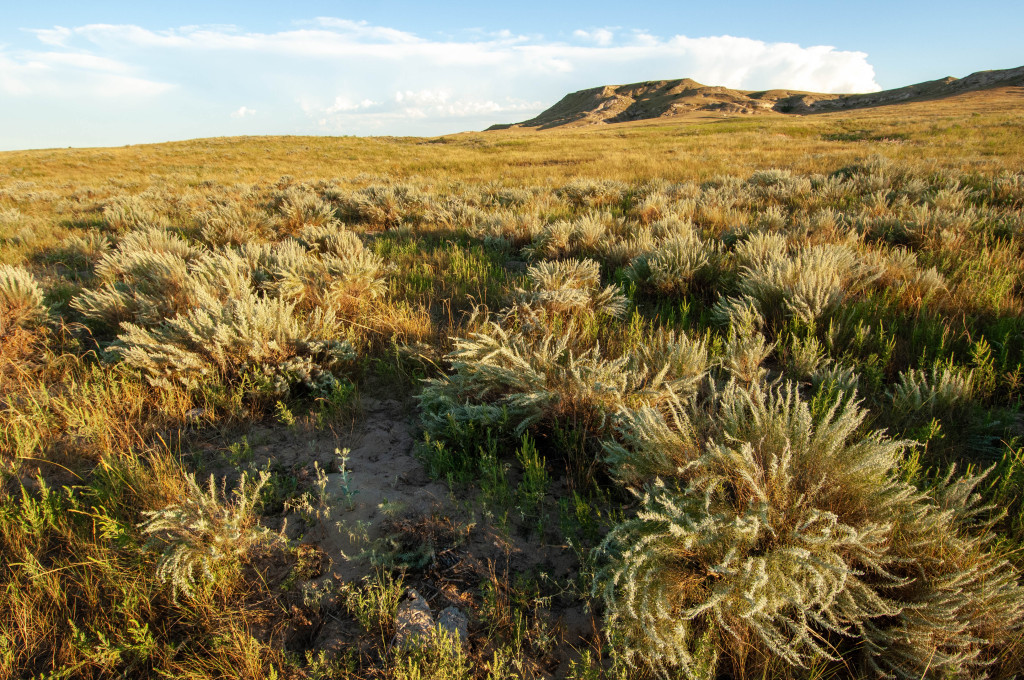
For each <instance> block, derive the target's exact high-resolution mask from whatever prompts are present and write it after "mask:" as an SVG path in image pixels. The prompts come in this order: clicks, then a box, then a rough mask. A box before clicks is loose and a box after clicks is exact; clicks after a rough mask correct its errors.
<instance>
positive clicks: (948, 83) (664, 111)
mask: <svg viewBox="0 0 1024 680" xmlns="http://www.w3.org/2000/svg"><path fill="white" fill-rule="evenodd" d="M1021 86H1024V66H1020V67H1018V68H1012V69H1005V70H1001V71H979V72H978V73H972V74H971V75H969V76H966V77H964V78H952V77H947V78H942V79H940V80H931V81H928V82H925V83H918V84H916V85H907V86H906V87H901V88H898V89H895V90H883V91H881V92H871V93H868V94H821V93H817V92H800V91H796V90H763V91H759V92H754V91H748V90H732V89H729V88H727V87H717V86H709V85H702V84H701V83H698V82H697V81H695V80H691V79H689V78H684V79H682V80H658V81H648V82H644V83H633V84H632V85H605V86H604V87H594V88H590V89H589V90H580V91H579V92H573V93H571V94H568V95H566V96H565V97H563V98H562V100H561V101H559V102H558V103H557V104H555V105H554V106H552V107H551V108H550V109H548V110H547V111H544V112H543V113H541V114H540V115H539V116H537V117H536V118H531V119H530V120H526V121H523V122H521V123H510V124H502V125H492V126H491V127H489V128H487V129H488V130H505V129H509V128H539V129H548V128H555V127H562V126H572V127H577V126H582V125H592V124H596V123H622V122H626V121H632V120H645V119H649V118H663V117H673V116H686V115H694V114H700V113H705V114H713V113H716V112H717V113H725V114H811V113H827V112H831V111H843V110H847V109H860V108H867V107H871V106H888V105H891V104H902V103H905V102H912V101H923V100H928V99H942V98H945V97H953V96H956V95H959V94H964V93H966V92H974V91H976V90H986V89H992V88H998V87H1021Z"/></svg>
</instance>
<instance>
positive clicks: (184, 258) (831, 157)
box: [0, 93, 1024, 679]
mask: <svg viewBox="0 0 1024 680" xmlns="http://www.w3.org/2000/svg"><path fill="white" fill-rule="evenodd" d="M1022 121H1024V118H1022V117H1021V115H1020V104H1019V101H1017V100H1014V99H1013V97H1011V96H1009V95H999V94H998V93H987V94H986V93H980V94H976V95H971V96H965V97H961V98H957V99H954V100H946V101H943V102H931V103H917V104H912V105H907V106H902V107H888V108H886V107H881V108H878V109H871V110H862V111H858V112H852V113H848V114H829V115H822V116H809V117H770V116H766V117H733V118H728V119H723V120H721V121H710V122H703V123H679V122H667V121H650V122H645V123H641V124H622V125H615V126H613V125H607V126H595V127H593V128H591V129H584V130H575V131H565V132H553V133H536V132H522V131H508V132H498V133H487V134H483V133H465V134H460V135H451V136H446V137H441V138H436V139H411V138H400V139H399V138H374V139H352V138H286V137H273V138H271V137H268V138H245V139H210V140H194V141H189V142H177V143H171V144H166V145H153V146H140V147H126V148H120V149H83V150H46V151H32V152H8V153H2V154H0V583H3V584H5V586H4V587H3V588H2V589H0V677H54V678H57V677H67V678H71V677H76V678H77V677H82V678H115V677H140V678H158V677H189V678H210V679H212V678H223V677H253V678H257V677H259V678H263V677H289V678H321V677H322V678H326V677H341V678H381V677H383V678H417V677H450V678H481V679H482V678H495V679H496V678H503V677H541V676H543V675H544V674H548V675H551V674H557V673H562V674H563V675H565V674H567V675H568V677H579V678H584V677H586V678H610V677H616V678H647V677H651V675H652V674H653V675H656V676H661V677H685V678H698V677H700V678H714V677H720V678H725V677H766V678H780V679H781V678H786V679H789V678H793V679H796V678H815V677H850V678H854V677H858V678H859V677H874V676H878V677H892V676H895V677H904V678H922V677H935V678H939V677H952V676H954V675H957V674H970V675H971V676H972V677H981V676H983V675H985V674H987V675H988V676H989V677H993V678H1003V677H1007V678H1008V677H1012V676H1013V675H1015V674H1017V675H1019V674H1021V673H1024V637H1022V627H1024V610H1022V608H1021V607H1022V605H1021V603H1022V602H1024V592H1022V584H1021V568H1022V565H1024V559H1022V557H1021V556H1022V551H1024V528H1022V527H1024V525H1022V511H1021V508H1022V498H1024V473H1022V469H1024V463H1022V457H1021V442H1022V441H1024V426H1022V423H1024V416H1022V413H1021V406H1022V400H1024V268H1022V267H1021V262H1024V226H1022V225H1024V217H1022V214H1024V213H1022V211H1024V141H1022V140H1024V122H1022ZM368 376H376V378H375V379H377V380H386V381H387V382H388V384H389V385H392V386H394V388H395V389H396V390H401V391H404V392H407V393H409V394H410V395H415V396H418V400H419V401H418V404H419V416H420V422H421V426H422V433H423V439H422V442H421V444H420V447H419V450H420V454H421V455H420V458H421V460H422V461H423V464H424V466H425V468H426V471H427V472H428V473H429V474H430V475H431V476H434V477H438V478H443V479H445V480H447V482H448V483H449V484H450V485H451V486H452V490H453V495H455V496H459V497H465V498H467V499H469V500H467V501H466V502H467V503H468V504H469V506H471V507H470V511H471V512H472V513H473V515H474V516H478V517H481V518H483V519H481V520H480V521H482V522H484V523H490V525H493V526H491V528H492V529H493V530H494V531H495V532H496V535H501V534H502V533H503V532H504V534H505V535H509V534H510V532H511V533H516V532H518V533H516V535H518V536H520V537H527V539H528V540H533V541H536V542H537V544H538V545H543V546H545V547H546V548H550V547H551V546H562V548H563V549H564V552H565V555H567V556H568V557H569V558H570V561H571V562H572V565H573V566H572V567H571V568H568V573H567V572H566V571H564V570H562V571H558V572H557V573H555V572H552V573H550V574H549V573H547V572H545V573H544V574H543V577H541V576H537V577H536V579H537V580H536V582H533V581H529V579H528V578H526V577H524V579H526V580H522V579H520V580H521V581H522V582H521V583H520V582H519V581H516V582H512V581H508V582H506V581H505V580H502V579H500V578H498V577H497V576H496V575H494V573H493V565H491V566H492V573H491V574H490V575H489V576H487V577H486V578H480V579H477V580H476V581H472V582H466V583H465V584H463V585H464V589H465V592H464V593H463V594H464V595H465V597H466V598H467V601H469V602H472V603H473V606H472V611H473V612H475V613H474V618H473V619H472V620H471V622H470V626H469V637H470V641H469V644H468V646H465V647H463V646H459V645H457V644H452V643H451V642H450V641H449V638H447V637H441V638H438V639H433V640H432V641H428V642H427V644H426V646H424V647H422V648H419V649H405V650H400V651H396V650H391V649H389V643H390V637H391V635H393V629H394V620H393V616H394V610H395V608H396V607H397V605H398V602H399V600H400V599H401V597H402V591H403V587H404V586H403V583H404V581H403V579H405V578H406V577H409V578H413V577H414V576H415V574H411V572H410V569H411V567H409V565H408V564H406V565H404V566H403V567H400V566H399V565H398V564H397V562H394V563H393V564H391V565H390V566H391V567H394V568H393V569H389V568H388V565H383V566H382V567H381V569H382V570H381V571H380V572H379V573H378V574H377V575H376V576H374V577H372V578H370V579H368V580H366V581H365V582H360V581H353V582H347V583H342V584H341V585H340V586H339V587H340V590H338V591H337V592H334V593H333V594H320V595H317V596H316V597H313V595H311V593H313V592H314V590H315V589H316V588H317V587H319V585H318V582H316V583H315V582H314V581H315V579H316V577H318V576H320V575H321V574H322V573H323V572H324V571H325V568H320V567H316V566H315V565H316V564H318V562H317V560H316V559H313V558H312V557H311V555H312V554H314V553H315V551H316V547H315V546H313V545H311V544H308V543H309V541H307V544H304V545H298V544H296V543H295V542H294V541H292V542H289V541H288V540H287V539H286V538H285V536H286V534H285V533H284V532H283V530H281V525H282V523H283V520H284V518H283V517H282V515H286V514H288V512H289V508H291V509H293V510H294V509H295V508H297V507H299V506H302V502H301V499H305V503H306V505H308V506H309V507H310V508H312V507H313V506H312V505H310V503H311V502H312V501H310V499H311V498H313V496H311V495H310V494H311V493H312V492H311V491H306V492H305V495H303V490H302V489H300V488H299V482H298V481H297V478H296V477H294V476H289V475H290V473H288V472H287V471H280V470H278V471H275V470H271V469H270V468H267V469H266V470H264V471H263V474H262V475H259V476H253V474H257V475H258V472H257V471H256V470H255V468H251V470H252V472H251V473H246V472H245V470H242V469H239V470H237V471H233V473H232V474H229V475H228V476H227V477H220V478H216V479H211V478H210V477H209V469H208V467H207V464H208V463H211V462H212V461H211V460H209V459H210V457H211V456H212V455H214V454H212V453H211V450H212V449H211V445H210V442H212V441H223V440H224V439H225V438H228V441H232V442H238V441H244V442H245V444H244V445H241V444H236V445H235V446H234V447H229V446H227V445H225V446H224V447H223V448H224V450H226V451H228V453H227V454H224V455H226V456H228V458H229V460H230V461H231V464H232V465H233V466H236V467H239V468H241V467H244V466H245V465H249V464H250V462H251V461H250V460H249V459H251V458H252V447H250V446H249V439H245V440H242V436H243V435H245V436H248V435H249V434H252V433H253V432H255V431H257V429H262V430H266V429H272V430H277V431H279V432H280V433H282V436H288V437H297V436H301V432H302V428H303V427H306V426H307V425H309V426H310V427H317V428H321V429H324V428H330V427H333V426H334V425H336V424H337V422H339V421H341V420H345V421H346V422H347V421H350V420H351V419H352V418H357V417H359V416H358V413H359V409H358V406H357V405H356V404H355V403H354V402H355V401H356V400H357V399H356V396H355V395H357V394H358V393H359V390H361V389H362V384H363V382H364V381H365V380H367V379H368ZM307 414H308V417H307ZM256 426H258V428H257V427H256ZM381 453H382V455H386V453H387V452H381ZM313 469H315V470H316V474H317V475H318V477H317V480H318V481H317V482H316V483H319V484H321V491H323V492H324V494H326V491H324V489H325V488H326V487H325V486H323V485H326V481H325V480H326V479H327V476H326V471H323V470H322V469H321V468H320V467H319V466H313ZM339 474H341V475H343V476H344V485H345V493H344V495H345V497H346V498H347V503H348V504H349V506H350V507H355V505H356V504H355V503H353V498H354V490H352V489H349V486H348V485H349V482H350V480H349V477H348V474H349V471H348V468H347V467H345V466H344V463H343V465H342V468H341V472H340V473H339ZM257 480H258V481H257ZM470 490H472V492H470ZM324 497H325V498H326V496H324ZM297 499H300V500H297ZM315 514H316V515H317V516H318V517H320V516H321V515H322V516H323V517H327V516H328V515H329V514H330V508H327V507H320V506H317V508H316V509H315ZM385 514H386V513H385ZM271 527H273V528H274V531H273V532H271V531H270V528H271ZM351 529H352V531H353V532H356V533H358V532H357V530H358V531H362V532H363V533H366V532H367V531H368V527H367V526H362V525H361V526H359V527H355V528H351ZM311 535H312V534H311ZM270 537H274V540H270ZM311 540H312V539H311ZM467 549H468V548H467ZM421 552H422V551H421ZM423 555H427V553H423ZM423 555H421V557H423ZM423 559H426V560H428V561H429V560H430V559H434V557H433V556H432V553H431V555H427V556H426V557H423ZM438 564H439V563H438ZM435 567H436V565H435ZM531 578H532V577H531ZM527 581H529V582H527ZM537 583H544V584H545V585H544V589H545V590H544V593H543V594H542V593H541V588H540V586H538V585H537ZM517 584H518V585H517ZM554 603H558V604H557V606H556V604H554ZM584 610H586V611H593V612H594V613H595V614H596V615H597V617H598V618H597V620H599V621H601V622H603V624H602V626H601V629H600V630H598V631H594V634H593V635H591V636H590V637H589V638H580V639H579V640H570V639H568V638H566V633H565V630H566V629H567V624H566V623H565V622H564V621H563V622H561V623H560V622H559V616H560V615H561V614H563V613H566V612H570V611H573V612H579V611H584ZM566 616H568V614H566ZM328 627H336V628H337V629H339V630H341V631H343V633H344V635H343V636H342V637H343V638H344V643H343V644H342V645H341V647H335V648H333V651H329V650H325V649H317V648H315V642H314V641H315V639H316V633H315V631H319V630H321V629H326V628H328ZM332 630H333V628H332ZM310 631H314V632H310ZM560 636H561V637H560ZM584 646H586V647H587V648H586V649H585V650H584Z"/></svg>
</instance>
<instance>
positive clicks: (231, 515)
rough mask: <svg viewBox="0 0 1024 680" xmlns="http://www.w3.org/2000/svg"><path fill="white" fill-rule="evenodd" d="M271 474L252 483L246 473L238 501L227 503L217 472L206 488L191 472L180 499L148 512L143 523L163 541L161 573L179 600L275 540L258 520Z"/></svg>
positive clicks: (236, 493) (215, 580)
mask: <svg viewBox="0 0 1024 680" xmlns="http://www.w3.org/2000/svg"><path fill="white" fill-rule="evenodd" d="M268 478H269V475H268V474H267V473H261V474H260V477H259V481H257V482H256V483H255V484H252V483H251V482H250V480H249V479H248V477H247V476H246V475H243V476H242V479H241V481H240V482H239V485H238V488H236V489H235V491H234V493H233V496H234V501H233V502H231V503H226V502H225V498H224V496H225V494H224V491H223V489H221V490H220V491H218V489H217V484H216V482H214V479H213V475H210V482H209V484H208V485H207V488H206V489H205V490H204V489H203V488H202V487H200V486H199V484H198V483H197V482H196V479H195V476H193V475H191V474H190V475H186V478H185V481H186V486H185V495H184V498H183V499H182V501H181V503H179V504H176V505H171V506H168V507H166V508H163V509H162V510H152V511H145V512H143V515H145V516H146V517H148V519H147V520H146V521H144V522H142V523H141V524H140V525H139V526H140V527H141V528H142V531H143V532H144V533H146V534H149V535H150V536H152V537H153V538H154V539H155V542H154V543H155V544H162V546H163V548H162V552H161V556H160V560H159V562H158V563H157V572H156V573H157V577H158V578H159V579H160V580H161V581H163V582H164V583H166V584H168V585H170V587H171V592H172V595H173V598H174V599H175V601H176V600H177V598H178V595H179V594H183V595H185V596H186V597H190V598H191V597H194V596H195V595H196V594H197V592H200V591H203V590H206V589H207V588H209V587H211V586H213V585H216V584H217V583H219V582H222V581H223V580H224V579H226V578H228V577H229V576H230V574H231V572H232V571H233V570H234V569H236V568H237V563H238V560H239V558H241V557H242V556H243V555H245V554H246V553H247V552H248V551H250V550H251V549H253V548H254V547H256V546H258V545H261V544H265V543H267V542H269V541H273V540H275V538H276V537H275V535H274V534H271V533H270V532H268V531H267V530H265V529H263V528H262V527H259V526H258V525H257V524H256V520H257V514H256V509H257V505H258V500H259V497H260V492H261V491H262V489H263V486H264V485H265V484H266V483H267V479H268Z"/></svg>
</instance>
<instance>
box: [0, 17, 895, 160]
mask: <svg viewBox="0 0 1024 680" xmlns="http://www.w3.org/2000/svg"><path fill="white" fill-rule="evenodd" d="M30 33H32V34H34V36H35V37H36V39H37V40H38V41H39V43H40V45H39V49H28V50H11V49H4V48H3V47H2V46H0V95H2V96H3V97H4V98H5V99H7V100H8V101H9V102H11V103H12V104H14V105H15V107H16V108H18V109H19V111H21V112H22V113H19V114H18V115H19V116H21V117H22V118H23V119H24V120H25V121H30V120H32V119H33V116H32V115H29V114H28V113H25V112H27V111H30V110H32V109H33V108H37V109H42V108H45V107H50V108H53V107H54V105H55V102H60V101H62V100H68V101H71V100H74V101H75V102H79V103H82V104H90V103H92V104H98V105H100V106H99V107H95V106H94V107H89V106H83V107H82V109H83V110H85V111H89V109H90V108H93V109H97V111H95V112H93V113H91V114H87V119H86V120H85V121H82V124H81V125H79V127H78V128H77V129H78V130H80V131H86V132H87V131H88V130H89V129H90V125H92V127H94V128H95V131H96V132H98V133H100V134H99V135H98V136H99V137H101V138H102V139H100V140H96V139H87V140H83V142H76V141H73V140H67V141H65V140H64V139H55V140H54V142H53V143H52V145H57V144H61V145H63V144H67V143H71V144H76V143H87V144H91V143H125V142H137V141H150V140H154V139H159V138H180V137H188V136H209V135H222V134H254V133H264V132H265V133H285V132H287V133H293V134H295V133H299V134H427V135H431V134H442V133H446V132H454V131H458V130H464V129H474V128H481V127H485V126H487V125H490V124H492V123H497V122H511V121H513V120H520V119H523V118H527V117H530V116H532V115H534V114H536V113H539V112H540V111H541V110H542V109H543V108H545V107H547V106H550V105H551V104H553V103H554V102H555V101H557V100H558V99H559V98H561V97H562V96H563V95H564V94H565V93H567V92H569V91H573V90H579V89H583V88H588V87H594V86H599V85H606V84H621V83H628V82H637V81H643V80H659V79H673V78H683V77H689V78H693V79H695V80H698V81H700V82H704V83H706V84H711V85H724V86H727V87H733V88H738V89H747V90H757V89H770V88H788V89H798V90H808V91H818V92H866V91H874V90H878V89H879V87H878V85H877V83H876V82H875V72H874V68H873V67H872V66H871V65H870V63H869V62H868V58H867V55H866V54H865V53H863V52H851V51H840V50H836V49H835V48H833V47H828V46H810V47H803V46H800V45H796V44H793V43H768V42H764V41H760V40H755V39H752V38H741V37H734V36H712V37H698V38H690V37H687V36H684V35H673V36H671V37H661V36H656V35H653V34H651V33H650V32H647V31H641V30H629V29H622V28H615V27H598V28H588V29H579V30H576V31H575V32H574V33H572V34H571V35H568V36H564V37H561V39H557V40H555V39H547V38H545V37H543V36H520V35H512V34H510V33H508V32H504V31H503V32H497V33H470V34H468V35H467V36H466V37H463V38H461V39H456V38H450V37H445V38H428V37H423V36H419V35H416V34H413V33H409V32H405V31H400V30H396V29H392V28H388V27H384V26H374V25H370V24H367V23H365V22H355V21H349V20H346V19H339V18H329V17H321V18H318V19H315V20H312V21H306V22H300V23H297V24H295V25H294V27H293V28H291V29H289V30H283V31H278V32H272V33H254V32H246V31H244V30H242V29H239V28H237V27H232V26H206V27H181V28H176V29H171V30H162V31H154V30H151V29H148V28H144V27H141V26H135V25H112V24H88V25H83V26H78V27H73V28H67V27H54V28H49V29H33V30H31V31H30ZM111 100H114V101H117V102H119V103H121V104H126V105H127V106H128V109H130V110H132V111H136V112H137V115H136V116H135V117H134V118H133V117H131V116H129V117H127V118H125V117H124V116H121V117H120V118H119V124H118V125H117V131H118V132H119V134H121V135H122V139H120V140H113V139H112V140H110V141H106V142H104V141H102V140H105V139H107V137H106V136H104V134H106V133H112V132H114V130H107V131H106V133H104V132H103V131H104V128H105V127H108V126H106V125H105V124H104V119H103V116H102V115H101V113H102V110H103V109H102V105H104V104H107V103H109V102H110V101H111ZM8 108H11V107H8ZM167 111H176V112H178V115H177V116H173V117H172V116H168V115H164V114H163V113H162V112H167ZM239 112H245V113H244V114H243V115H239ZM51 113H52V112H51ZM183 113H185V114H188V118H189V122H188V124H187V125H185V124H182V120H181V118H180V116H181V114H183ZM42 118H43V119H47V118H49V119H50V120H53V119H54V116H53V115H49V116H43V117H42ZM136 119H137V122H135V123H132V122H131V121H135V120H136ZM126 122H127V123H129V124H128V125H127V128H126ZM132 129H134V132H133V131H132ZM126 134H128V135H132V134H133V135H134V138H123V137H124V136H125V135H126ZM32 136H35V137H39V136H40V135H39V134H35V135H32ZM93 136H94V137H95V136H97V135H93ZM107 136H109V134H107ZM12 141H13V140H11V139H10V136H9V135H8V138H7V139H2V138H0V145H2V146H6V147H9V148H10V147H11V144H12ZM21 148H24V147H21Z"/></svg>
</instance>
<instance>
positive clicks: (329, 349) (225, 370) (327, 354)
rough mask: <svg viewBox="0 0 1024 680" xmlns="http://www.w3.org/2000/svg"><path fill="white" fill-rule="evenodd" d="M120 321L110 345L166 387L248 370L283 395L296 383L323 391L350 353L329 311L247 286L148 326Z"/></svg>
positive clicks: (226, 378)
mask: <svg viewBox="0 0 1024 680" xmlns="http://www.w3.org/2000/svg"><path fill="white" fill-rule="evenodd" d="M123 328H124V332H123V333H122V334H121V335H119V336H118V343H117V344H115V345H114V346H113V347H112V348H111V349H112V351H113V352H115V353H117V354H120V355H121V356H122V357H123V358H124V360H125V361H126V362H127V363H128V364H130V365H132V366H134V367H136V368H138V369H140V370H141V371H142V372H143V373H144V374H145V375H146V378H147V379H148V380H149V382H150V383H151V384H152V385H154V386H158V387H165V388H171V387H172V386H173V385H174V384H180V385H184V386H185V387H186V388H188V389H197V388H198V387H200V386H201V385H202V384H203V383H204V382H206V381H208V380H211V379H212V380H220V381H223V382H225V383H238V382H240V381H242V380H243V379H244V378H248V379H249V380H251V381H254V383H255V387H257V388H259V389H260V390H261V391H264V392H268V393H270V394H273V395H279V396H283V395H285V394H287V393H288V392H289V390H290V389H291V388H292V386H295V385H305V387H306V388H307V389H309V390H310V391H311V392H313V393H314V394H318V395H329V394H330V393H331V391H332V390H333V387H334V385H335V383H336V379H335V377H334V375H333V372H335V371H337V370H338V369H340V368H341V367H343V366H344V364H345V362H347V361H350V360H351V359H353V358H355V354H354V351H353V349H352V347H351V345H350V344H349V343H348V342H347V341H346V340H344V339H343V337H342V328H341V326H340V324H339V323H338V322H337V320H336V319H335V316H334V313H333V312H330V311H326V312H325V311H323V310H320V309H317V310H315V311H314V312H312V313H310V314H308V315H306V316H301V315H299V314H297V313H296V311H295V305H294V304H292V303H288V302H285V301H283V300H278V299H273V298H260V297H258V296H256V295H255V294H252V293H250V294H248V295H245V296H242V297H238V298H229V299H228V300H226V301H221V300H218V299H216V298H207V299H205V300H202V301H201V302H200V306H198V307H195V308H193V309H190V310H189V311H187V312H185V313H182V314H179V315H177V316H175V317H173V318H171V319H169V320H167V321H165V322H164V323H162V324H160V325H158V326H156V327H154V328H151V329H149V328H144V327H142V326H136V325H134V324H129V323H126V324H124V325H123Z"/></svg>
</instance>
